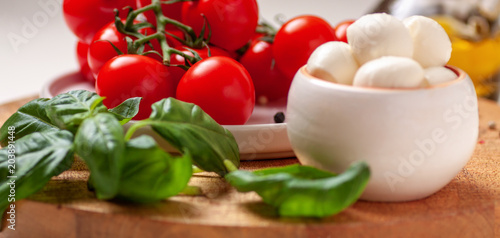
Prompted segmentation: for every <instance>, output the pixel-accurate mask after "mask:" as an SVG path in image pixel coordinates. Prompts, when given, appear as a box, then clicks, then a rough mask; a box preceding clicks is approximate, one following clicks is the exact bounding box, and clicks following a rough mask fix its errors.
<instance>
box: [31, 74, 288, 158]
mask: <svg viewBox="0 0 500 238" xmlns="http://www.w3.org/2000/svg"><path fill="white" fill-rule="evenodd" d="M76 89H85V90H89V91H95V89H94V85H92V84H90V83H88V82H86V81H84V80H83V79H82V77H81V76H80V74H79V73H77V72H73V73H68V74H65V75H62V76H60V77H58V78H55V79H53V80H51V81H49V82H48V83H47V84H46V85H45V86H44V87H43V88H42V91H41V92H40V97H43V98H51V97H53V96H55V95H57V94H60V93H64V92H68V91H71V90H76ZM285 109H286V105H285V103H284V102H278V103H275V104H269V105H266V106H256V107H255V109H254V112H253V114H252V116H251V117H250V119H249V120H248V122H247V123H246V124H245V125H241V126H239V125H238V126H224V127H225V128H227V129H228V130H229V131H231V132H232V133H233V135H234V137H235V138H236V141H237V142H238V146H239V149H240V154H241V156H240V157H241V159H242V160H253V159H277V158H287V157H294V156H295V155H294V153H293V150H292V147H291V145H290V142H289V140H288V136H287V132H286V123H281V124H276V123H274V119H273V117H274V115H275V114H276V113H277V112H285ZM141 133H143V134H150V135H153V136H155V135H156V134H153V133H151V130H150V129H147V128H145V129H143V130H139V131H138V134H141ZM155 138H156V139H157V140H158V141H159V144H160V145H161V146H163V147H164V148H167V150H169V151H171V148H170V147H169V146H167V143H166V142H165V141H163V140H162V139H160V138H158V137H157V136H155Z"/></svg>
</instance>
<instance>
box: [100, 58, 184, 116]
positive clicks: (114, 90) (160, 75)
mask: <svg viewBox="0 0 500 238" xmlns="http://www.w3.org/2000/svg"><path fill="white" fill-rule="evenodd" d="M96 92H97V93H98V94H99V95H100V96H102V97H106V99H104V101H103V103H104V105H106V106H107V107H109V108H113V107H116V106H118V105H119V104H120V103H122V102H123V101H125V100H126V99H128V98H131V97H142V101H141V104H140V107H139V113H138V114H137V116H135V117H134V119H135V120H141V119H144V118H147V117H149V115H150V114H151V111H152V110H151V105H152V104H153V103H155V102H157V101H159V100H161V99H163V98H168V97H174V96H175V85H174V82H173V80H172V78H171V76H170V72H169V70H168V67H166V66H165V65H163V64H162V63H160V62H159V61H157V60H154V59H152V58H149V57H146V56H142V55H120V56H117V57H115V58H113V59H111V60H109V61H108V62H107V63H106V64H105V65H104V66H103V67H102V69H101V72H99V76H98V77H97V80H96Z"/></svg>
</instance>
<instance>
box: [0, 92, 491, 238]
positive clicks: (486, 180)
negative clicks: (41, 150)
mask: <svg viewBox="0 0 500 238" xmlns="http://www.w3.org/2000/svg"><path fill="white" fill-rule="evenodd" d="M30 99H32V98H27V99H23V100H20V101H16V102H12V103H9V104H5V105H2V106H0V124H3V122H4V121H5V120H6V119H7V118H8V117H9V116H10V115H11V114H12V113H13V112H14V111H15V110H17V108H19V106H20V105H22V104H24V103H25V102H27V101H29V100H30ZM479 113H480V130H479V133H480V134H479V139H478V144H477V146H476V150H475V152H474V155H473V157H472V158H471V160H470V161H469V163H468V164H467V165H466V167H465V168H464V169H463V171H462V172H461V173H460V174H459V175H458V176H457V177H456V178H455V179H454V180H453V181H452V182H450V183H449V184H448V185H447V186H446V187H445V188H443V189H442V190H440V191H439V192H437V193H436V194H434V195H432V196H430V197H428V198H425V199H422V200H418V201H412V202H403V203H377V202H366V201H358V202H356V203H355V204H354V205H353V206H351V207H350V208H348V209H346V210H345V211H343V212H341V213H339V214H337V215H335V216H331V217H327V218H323V219H290V218H280V217H278V216H277V214H276V212H275V211H274V210H273V209H272V207H270V206H268V205H266V204H264V203H262V202H261V199H260V198H259V197H258V196H257V195H256V194H255V193H238V192H237V191H235V190H234V189H233V188H232V187H231V186H229V185H228V184H227V183H226V182H225V181H224V180H223V179H221V178H218V177H217V176H216V175H215V174H211V173H202V174H199V175H196V176H194V177H193V178H192V180H191V182H190V184H191V185H196V186H200V187H201V188H202V190H203V192H204V194H205V196H195V197H192V196H182V195H180V196H175V197H172V198H170V199H168V200H166V201H164V202H160V203H156V204H151V205H136V204H127V203H122V202H119V201H100V200H97V199H96V198H95V196H94V194H93V193H92V192H90V191H88V190H87V185H86V180H87V178H88V171H87V170H86V169H85V165H84V164H83V163H82V162H80V161H78V160H76V161H75V165H74V166H73V168H72V169H71V170H70V171H66V172H64V173H63V174H61V175H59V176H57V177H54V178H53V179H52V181H51V182H50V183H49V184H48V185H47V186H45V188H44V189H42V190H41V191H39V192H38V193H36V194H34V195H33V196H31V197H29V198H28V199H25V200H22V201H20V202H17V203H16V230H15V231H12V230H10V229H6V227H5V225H4V227H3V230H2V232H1V233H0V237H22V238H31V237H34V238H35V237H36V238H41V237H52V238H53V237H68V238H81V237H169V238H176V237H182V238H184V237H199V238H212V237H231V238H233V237H258V238H264V237H282V238H288V237H318V238H319V237H326V238H329V237H499V236H500V228H499V224H500V208H499V201H500V198H499V195H498V194H499V193H498V192H499V191H498V190H499V184H500V183H499V181H500V174H499V170H500V166H499V162H500V134H499V133H500V132H499V130H498V129H490V128H489V127H488V123H489V122H490V121H495V122H496V123H497V124H498V125H499V126H498V127H500V107H499V106H498V105H497V104H496V103H494V102H491V101H487V100H483V99H481V100H480V101H479ZM292 163H298V161H297V160H296V159H295V158H290V159H280V160H262V161H247V162H242V168H243V169H249V170H252V169H257V168H264V167H271V166H281V165H286V164H292ZM2 199H3V198H2ZM4 223H5V222H4Z"/></svg>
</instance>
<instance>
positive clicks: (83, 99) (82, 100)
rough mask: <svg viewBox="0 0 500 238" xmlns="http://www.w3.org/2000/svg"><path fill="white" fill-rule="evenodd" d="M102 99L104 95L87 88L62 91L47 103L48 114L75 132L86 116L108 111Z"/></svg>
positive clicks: (55, 121)
mask: <svg viewBox="0 0 500 238" xmlns="http://www.w3.org/2000/svg"><path fill="white" fill-rule="evenodd" d="M102 100H104V98H103V97H100V96H99V95H97V94H96V93H94V92H89V91H86V90H75V91H70V92H68V93H62V94H59V95H57V96H55V97H54V98H52V99H51V100H50V102H49V103H48V104H47V108H46V111H47V116H48V117H49V118H50V120H51V121H52V123H53V124H55V125H57V126H58V127H59V128H61V129H65V130H69V131H71V132H73V133H74V132H76V130H77V129H78V126H79V125H80V124H81V123H82V122H83V120H85V119H86V118H88V117H90V116H92V115H95V114H97V113H99V112H107V111H108V109H107V108H106V106H104V105H103V104H102Z"/></svg>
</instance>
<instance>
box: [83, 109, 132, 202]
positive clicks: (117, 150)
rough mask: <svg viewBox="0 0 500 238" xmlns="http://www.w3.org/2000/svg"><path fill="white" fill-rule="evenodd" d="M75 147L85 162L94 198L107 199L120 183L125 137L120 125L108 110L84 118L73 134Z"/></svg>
mask: <svg viewBox="0 0 500 238" xmlns="http://www.w3.org/2000/svg"><path fill="white" fill-rule="evenodd" d="M75 147H76V148H75V149H76V153H77V154H78V156H80V157H81V158H82V159H83V160H84V161H85V162H86V163H87V165H88V167H89V170H90V174H91V175H92V176H91V177H90V179H91V180H90V182H91V183H92V185H93V186H94V187H95V191H96V195H97V198H99V199H111V198H113V197H114V196H115V195H116V194H117V193H118V189H119V184H120V174H121V173H120V172H121V169H122V167H123V157H124V152H125V140H124V134H123V128H122V126H121V125H120V123H119V122H118V120H117V119H116V118H115V117H114V116H113V115H111V114H110V113H100V114H97V115H96V116H94V117H90V118H87V119H85V121H83V123H82V124H81V125H80V128H79V129H78V132H77V133H76V136H75Z"/></svg>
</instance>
